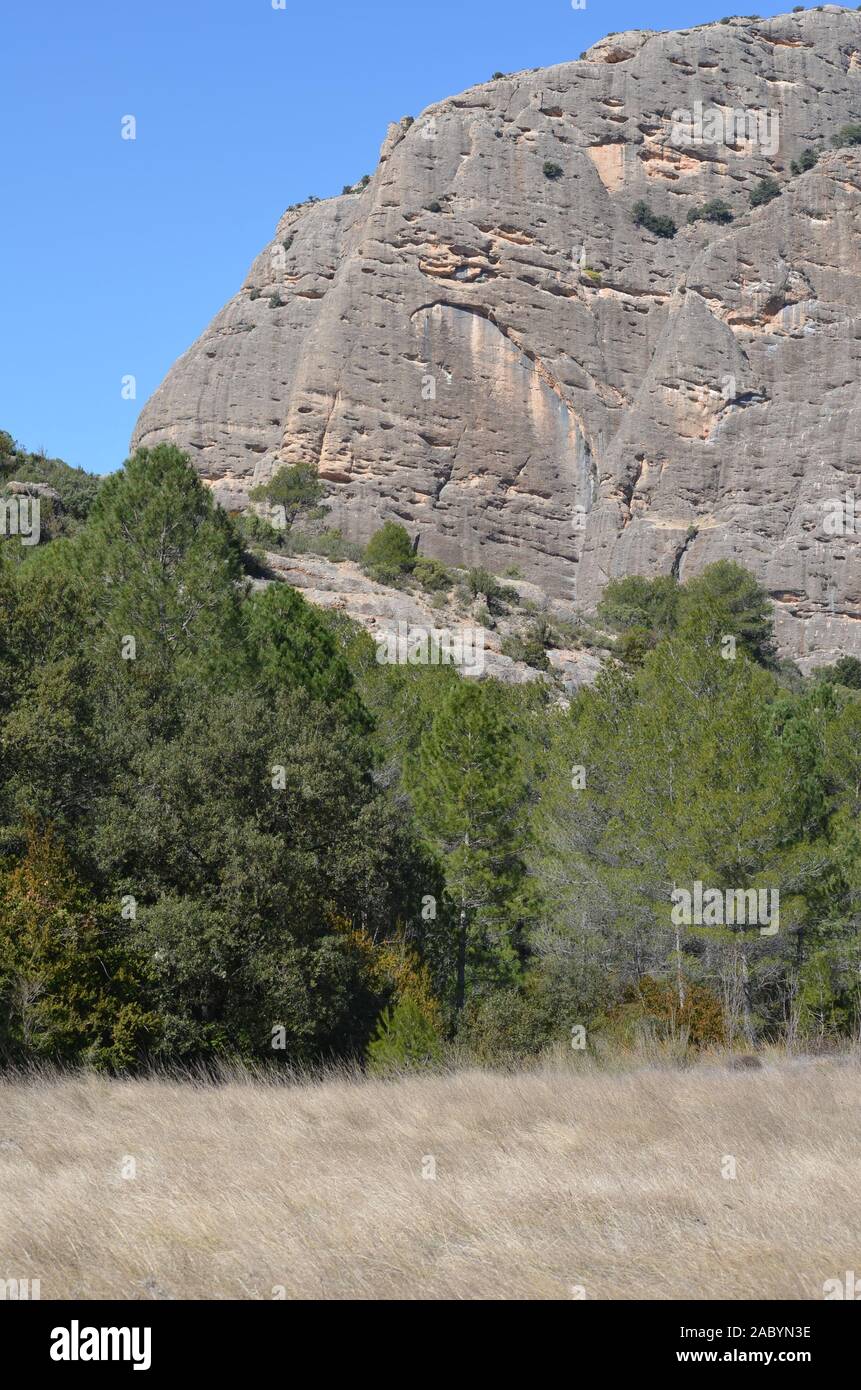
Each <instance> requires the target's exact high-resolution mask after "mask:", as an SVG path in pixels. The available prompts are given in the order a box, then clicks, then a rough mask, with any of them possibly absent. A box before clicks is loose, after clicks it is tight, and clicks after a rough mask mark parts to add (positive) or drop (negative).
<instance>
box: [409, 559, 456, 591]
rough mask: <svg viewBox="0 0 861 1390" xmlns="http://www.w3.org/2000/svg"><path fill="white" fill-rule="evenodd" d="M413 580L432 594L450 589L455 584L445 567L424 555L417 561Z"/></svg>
mask: <svg viewBox="0 0 861 1390" xmlns="http://www.w3.org/2000/svg"><path fill="white" fill-rule="evenodd" d="M413 578H414V579H415V580H416V581H417V582H418V583H419V584H420V585H421V586H422V588H423V589H427V591H428V593H432V594H433V593H439V592H440V591H441V590H444V589H450V588H451V587H452V585H453V584H454V577H453V575H452V574H451V571H450V570H448V569H446V567H445V565H441V564H440V562H439V560H431V559H430V558H429V557H427V556H424V555H423V556H421V557H420V558H419V559H418V560H416V562H415V565H414V566H413Z"/></svg>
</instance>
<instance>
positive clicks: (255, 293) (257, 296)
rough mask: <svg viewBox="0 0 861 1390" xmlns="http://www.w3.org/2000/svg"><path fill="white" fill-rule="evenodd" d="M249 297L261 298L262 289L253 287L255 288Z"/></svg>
mask: <svg viewBox="0 0 861 1390" xmlns="http://www.w3.org/2000/svg"><path fill="white" fill-rule="evenodd" d="M248 298H249V299H259V298H260V291H259V290H258V289H257V288H255V289H253V290H252V291H251V293H250V294H249V296H248Z"/></svg>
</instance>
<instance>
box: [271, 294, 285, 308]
mask: <svg viewBox="0 0 861 1390" xmlns="http://www.w3.org/2000/svg"><path fill="white" fill-rule="evenodd" d="M283 303H284V300H283V299H282V298H281V296H280V294H279V293H278V291H277V290H276V291H275V293H274V294H271V295H270V296H269V308H270V309H280V308H281V307H282V305H283Z"/></svg>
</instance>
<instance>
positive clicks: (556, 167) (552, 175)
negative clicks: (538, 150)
mask: <svg viewBox="0 0 861 1390" xmlns="http://www.w3.org/2000/svg"><path fill="white" fill-rule="evenodd" d="M562 174H563V169H562V165H561V164H554V163H553V160H552V159H545V161H544V177H545V178H546V179H561V177H562Z"/></svg>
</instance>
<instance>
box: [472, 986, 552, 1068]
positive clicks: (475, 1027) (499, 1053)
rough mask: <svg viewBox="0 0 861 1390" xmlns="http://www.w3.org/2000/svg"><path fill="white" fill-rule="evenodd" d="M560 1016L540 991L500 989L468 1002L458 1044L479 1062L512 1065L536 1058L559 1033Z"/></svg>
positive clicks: (528, 988) (532, 989) (535, 989)
mask: <svg viewBox="0 0 861 1390" xmlns="http://www.w3.org/2000/svg"><path fill="white" fill-rule="evenodd" d="M558 1028H559V1022H558V1014H557V1013H556V1012H555V1011H554V1010H553V1009H552V1008H551V1007H550V1001H549V999H548V998H546V997H545V995H544V994H543V992H542V991H541V990H540V989H537V988H530V985H529V984H528V983H527V986H526V988H524V989H506V990H498V991H496V992H495V993H493V994H488V995H485V996H483V997H481V996H480V997H478V998H477V999H472V1000H469V1001H468V1002H467V1004H466V1007H465V1008H464V1010H463V1013H462V1015H461V1017H460V1019H459V1021H458V1030H457V1041H458V1043H459V1044H462V1045H463V1046H465V1047H466V1049H467V1051H468V1052H469V1053H470V1054H471V1056H472V1057H473V1058H474V1059H475V1060H476V1061H477V1062H512V1061H516V1060H518V1059H521V1058H525V1057H534V1056H536V1055H537V1054H538V1053H539V1052H540V1051H541V1049H542V1048H543V1047H546V1045H547V1044H548V1043H549V1042H550V1041H551V1039H552V1037H553V1033H554V1032H555V1031H558Z"/></svg>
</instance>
